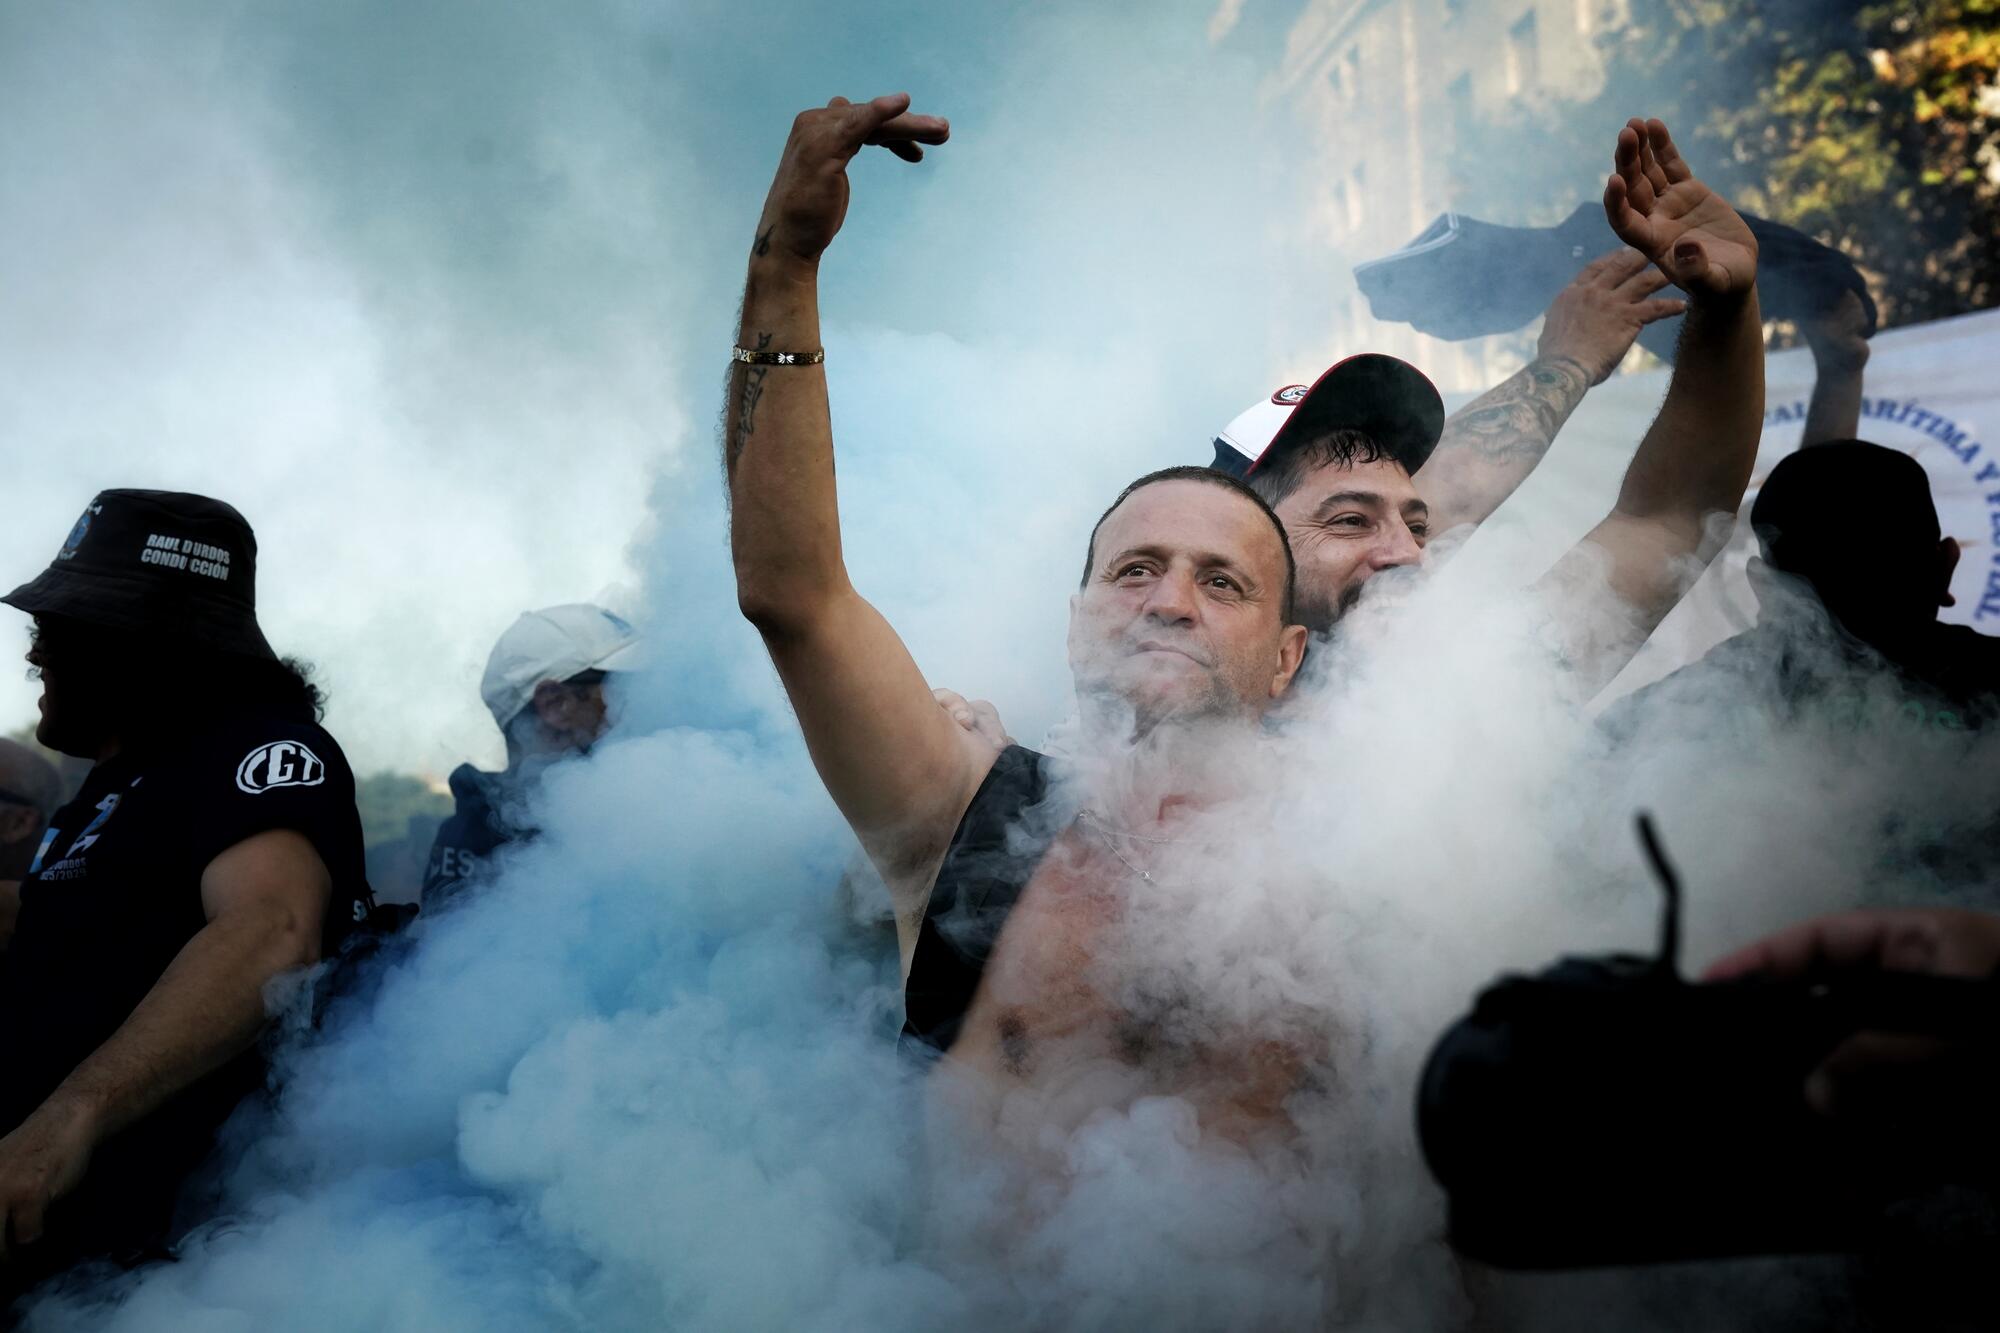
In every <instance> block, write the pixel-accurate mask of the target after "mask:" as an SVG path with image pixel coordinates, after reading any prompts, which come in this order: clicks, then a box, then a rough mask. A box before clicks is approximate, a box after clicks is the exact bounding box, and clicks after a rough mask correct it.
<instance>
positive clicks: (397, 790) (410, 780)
mask: <svg viewBox="0 0 2000 1333" xmlns="http://www.w3.org/2000/svg"><path fill="white" fill-rule="evenodd" d="M354 803H355V805H357V806H358V807H360V810H361V840H362V841H363V842H364V843H366V844H367V845H368V846H370V847H373V846H375V845H376V844H377V843H381V842H391V841H394V840H395V839H397V838H400V837H402V836H403V835H404V834H406V833H408V832H409V829H410V820H411V819H412V818H414V817H418V816H422V817H426V818H430V819H442V818H443V817H444V816H446V815H448V814H450V813H451V810H452V799H451V797H450V796H449V795H448V794H446V793H444V792H438V791H433V790H432V789H431V787H430V784H429V783H427V782H425V781H424V780H423V779H422V778H419V777H415V776H413V775H411V774H409V773H394V772H387V771H385V772H381V773H374V774H371V775H369V776H368V777H365V778H360V779H357V780H356V782H355V784H354Z"/></svg>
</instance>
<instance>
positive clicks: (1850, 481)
mask: <svg viewBox="0 0 2000 1333" xmlns="http://www.w3.org/2000/svg"><path fill="white" fill-rule="evenodd" d="M1864 520H1865V521H1864ZM1750 526H1751V529H1752V531H1753V532H1755V533H1756V536H1757V544H1758V549H1759V552H1760V556H1759V558H1756V559H1753V560H1752V561H1751V562H1750V567H1749V571H1748V572H1749V576H1750V586H1751V589H1752V591H1753V592H1754V593H1755V594H1756V597H1757V601H1758V605H1759V616H1758V620H1757V624H1756V625H1755V626H1753V627H1752V628H1750V629H1749V630H1746V631H1745V632H1743V633H1742V634H1738V635H1736V636H1735V637H1733V638H1729V639H1725V640H1723V642H1721V643H1720V644H1718V645H1716V646H1715V647H1714V648H1712V649H1710V650H1709V652H1708V654H1707V655H1706V656H1704V657H1702V658H1701V659H1700V660H1698V661H1696V662H1693V663H1690V664H1689V665H1687V666H1685V667H1682V668H1681V669H1680V670H1678V671H1676V672H1674V673H1672V674H1671V675H1669V676H1667V677H1665V678H1664V679H1663V680H1660V681H1658V682H1656V683H1655V684H1653V685H1649V686H1647V687H1646V688H1645V689H1643V690H1639V691H1637V692H1636V693H1635V694H1634V695H1633V696H1632V698H1631V699H1630V700H1621V701H1620V703H1619V704H1618V705H1617V706H1616V707H1615V708H1614V709H1613V710H1611V711H1610V712H1608V713H1607V714H1606V718H1605V722H1606V725H1607V726H1609V727H1611V728H1613V729H1614V730H1616V729H1620V728H1622V727H1623V726H1625V725H1626V724H1627V722H1628V721H1629V720H1630V719H1631V718H1632V717H1633V716H1634V715H1635V711H1634V710H1638V709H1643V708H1644V707H1645V706H1646V704H1647V701H1649V700H1654V699H1659V698H1698V699H1700V700H1703V701H1704V702H1705V703H1708V704H1713V703H1714V702H1715V701H1717V700H1727V699H1730V698H1732V697H1743V696H1745V695H1747V696H1749V697H1757V696H1763V695H1767V694H1768V695H1770V696H1771V702H1773V703H1775V704H1776V705H1777V706H1778V707H1779V709H1780V711H1781V712H1783V713H1790V712H1792V711H1795V710H1796V709H1798V708H1799V707H1801V706H1803V705H1807V704H1810V703H1812V702H1813V701H1815V700H1819V701H1825V700H1826V698H1827V696H1828V693H1829V691H1832V690H1836V689H1838V688H1840V686H1841V681H1842V679H1843V677H1846V678H1848V679H1852V678H1853V677H1854V675H1855V673H1857V672H1858V673H1860V675H1861V677H1862V678H1865V677H1866V676H1867V675H1869V674H1871V673H1873V672H1876V671H1882V670H1887V671H1889V672H1893V673H1894V675H1895V677H1896V678H1897V679H1898V680H1899V681H1900V682H1901V683H1902V685H1903V686H1904V688H1905V690H1906V691H1907V692H1908V695H1909V698H1910V700H1911V702H1913V703H1915V704H1916V705H1917V707H1916V708H1915V709H1914V710H1905V711H1906V713H1907V714H1909V715H1913V716H1917V717H1921V718H1923V719H1924V720H1925V721H1926V722H1928V723H1929V724H1931V725H1935V726H1940V727H1946V728H1954V729H1955V728H1968V729H1969V728H1974V727H1978V726H1982V725H1984V724H1986V723H1987V722H1990V721H1991V720H1992V719H1993V717H1994V716H1995V714H1996V712H2000V639H1996V638H1993V637H1991V636H1989V635H1985V634H1981V633H1979V632H1978V631H1977V630H1975V629H1972V628H1971V627H1970V626H1967V625H1950V624H1946V623H1945V622H1943V621H1941V620H1939V619H1938V610H1939V608H1941V607H1946V606H1950V605H1951V604H1952V595H1951V576H1952V571H1953V570H1954V569H1955V568H1956V567H1957V565H1958V555H1959V547H1958V542H1957V540H1956V539H1954V538H1951V537H1947V536H1945V535H1944V533H1943V529H1942V527H1941V525H1940V524H1939V522H1938V513H1937V505H1936V504H1935V503H1934V502H1933V500H1932V499H1931V488H1930V477H1929V475H1928V474H1926V473H1925V471H1924V469H1923V465H1922V464H1920V463H1918V462H1917V461H1916V460H1915V459H1914V458H1911V457H1910V456H1909V455H1908V454H1905V453H1902V452H1900V451H1898V450H1895V449H1890V448H1887V447H1885V446H1883V445H1879V444H1870V443H1868V442H1867V441H1865V440H1833V441H1828V442H1824V443H1818V444H1813V445H1810V446H1808V447H1806V448H1802V449H1800V450H1798V451H1797V452H1796V453H1792V454H1788V455H1786V456H1785V457H1784V458H1783V459H1781V460H1779V462H1778V465H1777V466H1776V467H1774V468H1772V469H1771V475H1770V476H1769V477H1767V478H1766V479H1765V481H1764V484H1763V486H1762V487H1760V488H1759V489H1758V492H1757V499H1756V501H1755V503H1753V504H1752V505H1751V506H1750ZM1788 592H1789V593H1791V594H1792V595H1793V597H1794V599H1795V598H1796V595H1797V594H1800V593H1803V594H1804V595H1805V605H1806V609H1807V611H1808V612H1809V615H1810V618H1809V619H1808V620H1806V621H1804V622H1802V621H1801V620H1800V619H1799V617H1797V616H1796V615H1790V614H1786V608H1787V606H1788V601H1787V593H1788ZM1790 605H1792V606H1796V601H1795V600H1794V601H1792V602H1791V603H1790ZM1821 613H1823V615H1822V614H1821ZM1815 621H1816V622H1818V623H1814V622H1815ZM1819 631H1825V632H1826V633H1825V634H1824V635H1823V634H1822V633H1820V632H1819Z"/></svg>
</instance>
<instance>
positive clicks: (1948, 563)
mask: <svg viewBox="0 0 2000 1333" xmlns="http://www.w3.org/2000/svg"><path fill="white" fill-rule="evenodd" d="M1962 553H1963V552H1962V551H1961V550H1960V548H1959V545H1958V538H1956V537H1946V538H1945V539H1944V540H1943V541H1941V542H1939V543H1938V605H1939V606H1957V605H1958V598H1956V597H1953V596H1952V595H1951V576H1952V572H1953V571H1954V570H1956V569H1957V568H1958V557H1959V556H1960V555H1961V554H1962Z"/></svg>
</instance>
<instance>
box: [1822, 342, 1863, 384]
mask: <svg viewBox="0 0 2000 1333" xmlns="http://www.w3.org/2000/svg"><path fill="white" fill-rule="evenodd" d="M1809 346H1811V348H1812V358H1813V365H1814V367H1815V368H1817V369H1818V370H1819V371H1820V372H1821V373H1822V374H1830V375H1853V374H1857V373H1859V372H1860V371H1861V370H1863V369H1865V368H1866V367H1867V365H1868V343H1867V340H1866V339H1856V340H1855V341H1854V342H1853V343H1851V344H1850V343H1811V344H1809Z"/></svg>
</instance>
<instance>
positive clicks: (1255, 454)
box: [1215, 384, 1310, 472]
mask: <svg viewBox="0 0 2000 1333" xmlns="http://www.w3.org/2000/svg"><path fill="white" fill-rule="evenodd" d="M1309 391H1310V390H1309V389H1308V388H1307V386H1305V385H1303V384H1287V385H1286V386H1285V387H1284V388H1282V389H1280V390H1278V391H1277V392H1276V393H1274V394H1272V395H1271V396H1270V397H1269V398H1259V399H1258V400H1257V401H1256V402H1254V403H1252V404H1251V405H1250V406H1249V407H1246V408H1244V409H1243V410H1242V411H1241V412H1238V413H1237V414H1236V418H1235V419H1234V420H1233V421H1231V422H1230V423H1229V424H1228V425H1227V426H1224V427H1223V428H1222V433H1221V434H1220V435H1218V436H1216V437H1215V438H1216V440H1217V442H1218V443H1221V444H1226V445H1228V446H1229V447H1230V448H1231V449H1234V450H1235V451H1236V452H1237V453H1239V454H1241V455H1242V456H1243V463H1242V467H1241V468H1240V469H1238V471H1239V472H1241V471H1248V470H1249V467H1250V465H1251V464H1252V463H1254V462H1256V461H1257V460H1258V459H1260V458H1262V457H1263V456H1264V451H1265V450H1266V449H1268V448H1270V447H1271V441H1272V440H1274V439H1276V438H1277V435H1278V432H1279V430H1281V429H1283V427H1284V424H1285V423H1286V422H1287V421H1290V420H1291V419H1292V409H1293V408H1295V407H1297V406H1298V405H1299V404H1300V403H1302V402H1304V401H1305V399H1306V394H1307V393H1308V392H1309ZM1232 461H1233V460H1232Z"/></svg>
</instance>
